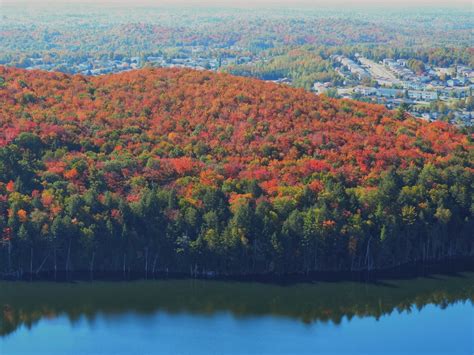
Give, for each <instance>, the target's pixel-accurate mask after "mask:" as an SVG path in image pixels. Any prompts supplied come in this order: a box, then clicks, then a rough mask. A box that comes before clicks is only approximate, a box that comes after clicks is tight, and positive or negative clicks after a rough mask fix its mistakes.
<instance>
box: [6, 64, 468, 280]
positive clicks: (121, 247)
mask: <svg viewBox="0 0 474 355" xmlns="http://www.w3.org/2000/svg"><path fill="white" fill-rule="evenodd" d="M0 127H1V128H0V233H1V239H0V240H1V245H0V271H2V272H4V273H7V272H16V271H23V272H33V273H37V272H38V273H39V272H45V271H51V272H54V270H57V271H78V270H91V271H95V270H97V271H117V272H128V271H129V270H130V271H140V272H143V273H144V274H145V275H147V276H148V277H150V276H151V275H153V274H155V273H157V272H162V271H165V270H166V271H170V272H171V271H173V272H185V273H191V274H193V275H194V274H201V273H204V272H216V273H219V274H251V273H252V274H254V273H306V272H311V271H321V270H365V269H380V268H388V267H392V266H397V265H400V264H410V263H415V262H429V261H439V260H446V259H450V258H456V257H462V256H469V257H472V256H473V253H474V236H473V234H472V231H473V230H474V223H473V213H474V207H473V201H472V196H473V186H474V179H473V177H474V174H473V172H474V167H473V161H474V159H473V149H472V147H473V146H472V137H470V136H469V135H468V134H467V133H463V132H461V131H459V130H458V129H457V128H455V127H453V126H450V125H448V124H445V123H440V122H437V123H431V124H430V123H427V122H424V121H421V120H416V119H414V118H411V117H408V116H407V115H405V114H403V112H402V111H398V112H390V111H387V110H386V109H385V108H383V107H382V106H377V105H369V104H364V103H360V102H355V101H344V100H335V99H330V98H327V97H324V96H319V97H318V96H315V95H313V94H311V93H308V92H305V91H304V90H299V89H293V88H289V87H286V86H278V85H276V84H271V83H264V82H261V81H258V80H254V79H248V78H238V77H233V76H231V75H228V74H213V73H210V72H204V71H192V70H183V69H180V70H178V69H143V70H139V71H131V72H127V73H122V74H116V75H108V76H107V75H106V76H100V77H83V76H69V75H65V74H61V73H46V72H40V71H25V70H21V69H13V68H6V67H0Z"/></svg>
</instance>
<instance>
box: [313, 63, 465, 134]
mask: <svg viewBox="0 0 474 355" xmlns="http://www.w3.org/2000/svg"><path fill="white" fill-rule="evenodd" d="M331 59H332V61H333V63H334V66H335V68H336V70H337V72H338V73H339V74H340V75H341V76H342V77H343V78H344V82H343V85H342V86H337V87H335V86H334V85H333V84H332V83H329V82H316V83H314V86H313V90H314V91H315V92H316V93H318V94H322V93H326V94H327V93H331V92H332V93H333V94H336V95H337V96H339V97H343V98H351V99H357V100H362V101H370V102H375V103H379V104H384V105H386V106H387V107H388V108H391V109H393V108H397V107H405V108H407V111H408V112H409V113H410V114H412V115H413V116H415V117H420V118H423V119H426V120H437V119H439V118H440V116H442V115H445V116H446V119H447V120H449V121H450V122H451V123H453V124H459V125H466V126H471V125H472V124H473V123H474V100H473V98H472V94H473V89H474V70H473V68H470V67H467V66H460V65H459V66H453V67H450V68H439V67H431V66H428V65H427V64H424V63H420V64H421V66H422V69H421V68H420V72H418V73H415V72H414V71H413V70H412V69H410V68H409V65H408V63H409V59H398V60H393V59H390V58H386V59H383V60H382V61H381V62H378V63H377V62H375V61H372V60H370V59H367V58H364V57H362V56H360V55H358V54H356V55H355V58H354V59H350V58H347V57H345V56H341V55H336V56H332V57H331ZM461 102H462V103H464V104H460V103H461Z"/></svg>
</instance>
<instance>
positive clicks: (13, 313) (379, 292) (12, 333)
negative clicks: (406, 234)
mask: <svg viewBox="0 0 474 355" xmlns="http://www.w3.org/2000/svg"><path fill="white" fill-rule="evenodd" d="M473 280H474V275H473V274H464V275H462V276H460V277H442V278H434V279H416V280H409V281H398V282H387V283H384V284H381V285H373V284H369V285H367V284H358V283H346V282H344V283H317V284H297V285H286V286H277V285H266V284H256V283H251V284H246V283H231V282H217V281H194V280H180V281H149V282H134V283H133V282H132V283H129V284H127V283H78V284H54V283H51V284H48V283H33V284H26V283H0V304H3V316H2V318H0V321H1V322H2V323H0V331H1V333H0V354H2V355H4V354H5V355H9V354H12V355H14V354H453V355H454V354H468V355H472V354H474V306H473V297H474V293H473V287H474V286H473V285H474V283H473ZM2 291H3V292H2ZM35 291H36V295H35ZM35 296H36V299H35Z"/></svg>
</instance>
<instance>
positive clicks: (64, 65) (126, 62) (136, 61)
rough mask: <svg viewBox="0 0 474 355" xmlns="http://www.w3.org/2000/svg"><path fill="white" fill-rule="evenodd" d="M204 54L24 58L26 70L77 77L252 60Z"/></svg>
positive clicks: (213, 66) (214, 67)
mask: <svg viewBox="0 0 474 355" xmlns="http://www.w3.org/2000/svg"><path fill="white" fill-rule="evenodd" d="M206 54H207V52H205V51H204V50H201V51H198V50H197V49H195V50H190V53H188V54H185V53H179V54H177V55H176V57H165V56H163V55H149V56H141V57H139V56H131V57H122V58H120V59H109V58H103V59H96V58H92V57H91V58H85V59H82V60H80V61H77V60H74V61H72V60H69V61H66V60H56V61H45V60H43V58H27V60H26V62H25V63H26V65H24V67H25V68H26V69H31V70H33V69H40V70H48V71H52V70H59V71H67V72H69V73H74V74H75V73H80V74H84V75H101V74H109V73H118V72H123V71H128V70H133V69H137V68H141V67H143V66H144V65H152V66H158V67H165V68H174V67H186V68H193V69H197V70H217V69H219V68H220V67H221V66H225V65H229V64H234V63H237V64H242V63H250V62H251V61H252V60H253V58H251V57H248V56H229V55H228V56H226V57H216V56H211V55H209V56H208V55H206Z"/></svg>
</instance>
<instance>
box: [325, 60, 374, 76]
mask: <svg viewBox="0 0 474 355" xmlns="http://www.w3.org/2000/svg"><path fill="white" fill-rule="evenodd" d="M332 59H333V60H334V61H335V62H336V63H340V64H341V65H342V66H343V67H346V68H347V69H348V70H349V71H350V72H351V74H352V75H354V76H355V77H356V78H358V79H359V80H363V79H369V78H370V75H369V73H368V72H367V71H366V70H365V69H364V68H362V66H360V65H359V64H358V63H356V62H355V61H353V60H352V59H350V58H347V57H345V56H343V55H335V56H333V57H332Z"/></svg>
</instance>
